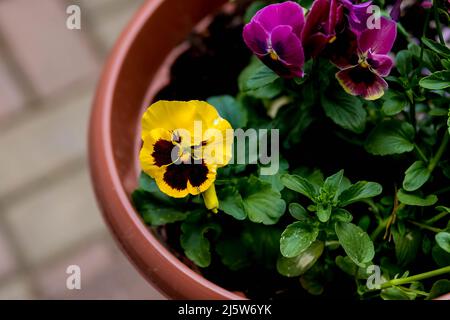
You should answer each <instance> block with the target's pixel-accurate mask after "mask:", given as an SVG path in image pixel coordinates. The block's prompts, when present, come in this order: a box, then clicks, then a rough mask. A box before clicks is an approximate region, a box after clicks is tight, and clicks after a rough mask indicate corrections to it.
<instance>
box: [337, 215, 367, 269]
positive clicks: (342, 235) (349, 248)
mask: <svg viewBox="0 0 450 320" xmlns="http://www.w3.org/2000/svg"><path fill="white" fill-rule="evenodd" d="M335 230H336V235H337V237H338V239H339V243H340V244H341V245H342V247H343V248H344V250H345V253H347V255H348V256H349V257H350V259H352V261H353V262H354V263H356V264H357V265H358V266H361V267H364V266H365V264H366V263H368V262H369V261H371V260H372V259H373V257H374V256H375V249H374V246H373V242H372V240H371V239H370V237H369V235H368V234H367V233H366V232H364V231H363V230H362V229H361V228H360V227H358V226H357V225H354V224H353V223H348V222H336V224H335Z"/></svg>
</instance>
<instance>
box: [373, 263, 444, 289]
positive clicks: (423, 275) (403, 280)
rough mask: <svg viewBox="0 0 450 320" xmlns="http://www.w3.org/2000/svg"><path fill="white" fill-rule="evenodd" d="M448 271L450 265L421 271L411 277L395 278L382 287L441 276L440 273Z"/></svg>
mask: <svg viewBox="0 0 450 320" xmlns="http://www.w3.org/2000/svg"><path fill="white" fill-rule="evenodd" d="M446 273H450V266H447V267H444V268H440V269H436V270H432V271H428V272H424V273H420V274H416V275H414V276H410V277H406V278H400V279H393V280H390V281H387V282H385V283H383V284H382V285H381V287H380V288H381V289H385V288H389V287H392V286H398V285H402V284H407V283H411V282H415V281H420V280H424V279H428V278H431V277H436V276H440V275H442V274H446Z"/></svg>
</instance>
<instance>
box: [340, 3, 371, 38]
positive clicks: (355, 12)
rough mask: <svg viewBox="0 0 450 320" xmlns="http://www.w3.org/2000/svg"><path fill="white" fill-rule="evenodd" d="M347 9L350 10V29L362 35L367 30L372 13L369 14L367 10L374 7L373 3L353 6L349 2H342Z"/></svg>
mask: <svg viewBox="0 0 450 320" xmlns="http://www.w3.org/2000/svg"><path fill="white" fill-rule="evenodd" d="M341 1H342V3H343V5H344V6H345V8H346V9H347V10H348V22H349V24H350V29H351V30H352V31H353V32H355V33H358V34H359V33H361V32H362V31H364V30H365V29H367V19H368V18H369V17H370V15H371V14H370V13H367V8H368V7H369V6H371V5H372V1H368V2H364V3H360V4H353V3H352V2H351V1H349V0H341Z"/></svg>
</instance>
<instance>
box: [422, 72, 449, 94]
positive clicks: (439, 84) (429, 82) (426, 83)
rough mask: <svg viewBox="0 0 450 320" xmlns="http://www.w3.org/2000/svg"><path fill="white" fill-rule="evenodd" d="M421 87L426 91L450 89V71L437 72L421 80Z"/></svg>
mask: <svg viewBox="0 0 450 320" xmlns="http://www.w3.org/2000/svg"><path fill="white" fill-rule="evenodd" d="M419 85H420V86H421V87H423V88H425V89H430V90H441V89H445V88H448V87H450V71H449V70H445V71H437V72H435V73H432V74H430V75H429V76H427V77H424V78H422V79H420V81H419Z"/></svg>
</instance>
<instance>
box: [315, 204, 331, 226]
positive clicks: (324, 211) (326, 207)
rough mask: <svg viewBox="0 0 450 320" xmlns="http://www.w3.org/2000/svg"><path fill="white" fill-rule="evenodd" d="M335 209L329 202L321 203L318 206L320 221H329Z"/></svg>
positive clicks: (317, 211)
mask: <svg viewBox="0 0 450 320" xmlns="http://www.w3.org/2000/svg"><path fill="white" fill-rule="evenodd" d="M332 211H333V206H332V205H331V204H329V203H324V204H322V203H319V204H317V206H316V214H317V218H319V221H320V222H327V221H328V220H330V216H331V212H332Z"/></svg>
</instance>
